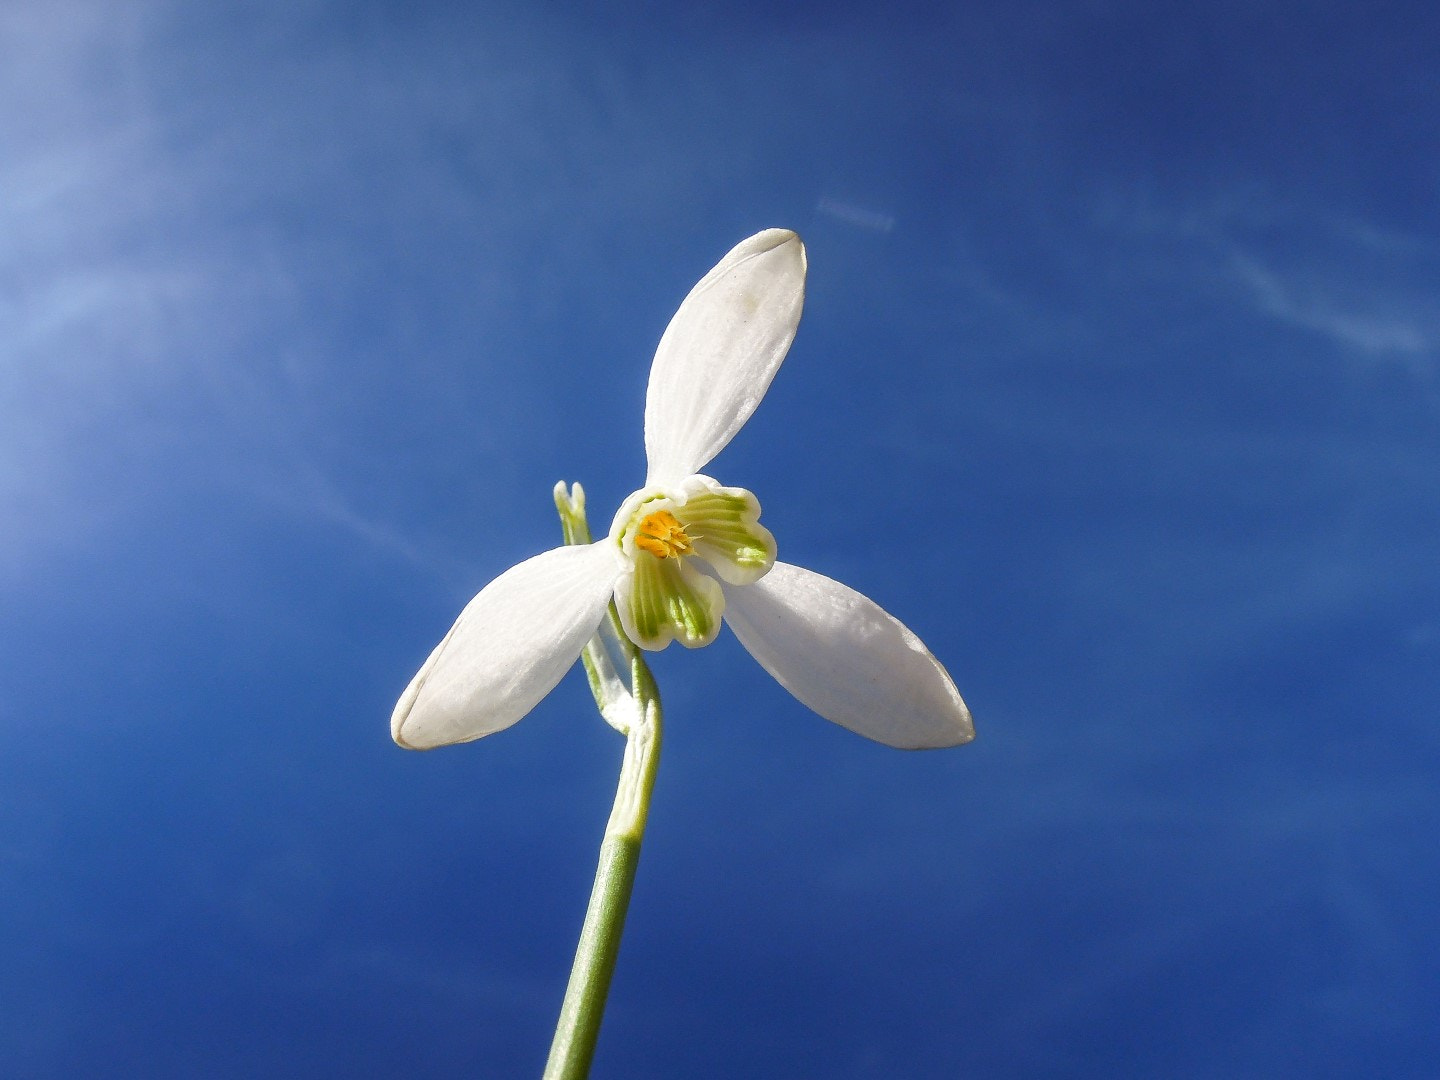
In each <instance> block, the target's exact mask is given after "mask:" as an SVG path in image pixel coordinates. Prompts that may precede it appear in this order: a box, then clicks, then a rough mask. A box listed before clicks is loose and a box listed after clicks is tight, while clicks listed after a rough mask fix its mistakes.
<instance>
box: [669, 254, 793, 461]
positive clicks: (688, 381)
mask: <svg viewBox="0 0 1440 1080" xmlns="http://www.w3.org/2000/svg"><path fill="white" fill-rule="evenodd" d="M804 301H805V245H804V244H802V243H801V242H800V238H799V237H798V236H796V235H795V234H794V233H793V232H791V231H790V230H788V229H766V230H765V231H764V232H760V233H756V234H755V235H754V236H752V237H750V238H749V239H748V240H743V241H741V242H740V243H739V244H738V245H737V246H736V247H735V248H734V249H733V250H732V251H731V252H730V254H728V255H726V256H725V258H723V259H721V260H720V262H719V264H718V265H717V266H716V267H715V269H713V270H711V271H710V272H709V273H708V274H706V275H705V276H704V277H703V278H701V279H700V283H699V284H698V285H696V286H695V288H693V289H691V290H690V295H689V296H687V297H685V301H684V303H682V304H681V305H680V310H679V311H677V312H676V313H675V317H674V318H673V319H671V320H670V325H669V326H668V327H666V329H665V334H664V336H663V337H662V338H661V339H660V347H659V348H658V349H656V351H655V362H654V364H653V365H652V366H651V368H650V386H649V389H648V390H647V391H646V395H645V455H646V459H647V460H648V462H649V465H650V472H649V479H648V480H647V481H646V486H647V487H650V486H654V485H657V484H662V485H663V484H669V483H673V482H675V481H678V480H680V479H683V478H684V477H686V476H689V475H690V474H691V473H697V472H699V471H700V470H701V469H702V468H704V466H705V465H706V463H707V462H709V461H710V459H711V458H713V457H714V456H715V455H716V454H718V453H719V452H720V450H721V449H722V448H723V447H724V446H725V444H726V443H728V442H729V441H730V439H731V437H732V436H734V434H735V432H737V431H739V430H740V427H741V425H743V424H744V423H745V421H746V420H748V419H749V418H750V414H751V413H752V412H754V411H755V406H757V405H758V404H760V399H761V398H762V397H764V396H765V391H766V390H767V389H768V388H769V386H770V380H771V379H773V378H774V377H775V371H776V369H778V368H779V367H780V361H781V360H783V359H785V353H786V352H787V351H788V350H789V348H790V342H791V341H793V340H794V339H795V328H796V327H797V326H798V325H799V323H800V309H801V307H802V305H803V304H804Z"/></svg>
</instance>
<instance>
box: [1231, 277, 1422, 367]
mask: <svg viewBox="0 0 1440 1080" xmlns="http://www.w3.org/2000/svg"><path fill="white" fill-rule="evenodd" d="M1231 265H1232V267H1233V269H1234V273H1235V276H1236V278H1237V279H1238V281H1239V282H1240V283H1241V284H1242V285H1243V286H1244V287H1245V289H1246V290H1247V292H1248V295H1249V296H1250V298H1251V300H1252V302H1253V303H1254V305H1255V307H1256V308H1258V309H1259V310H1260V311H1262V312H1264V313H1265V314H1267V315H1270V316H1272V317H1274V318H1275V319H1278V320H1279V321H1281V322H1283V323H1287V324H1289V325H1292V326H1296V327H1299V328H1301V329H1304V330H1310V331H1313V332H1315V333H1316V334H1319V335H1320V336H1322V337H1324V338H1327V339H1328V340H1330V341H1331V342H1332V343H1334V344H1335V345H1337V346H1339V347H1340V348H1342V349H1347V350H1358V351H1359V352H1361V353H1365V354H1367V355H1370V356H1373V357H1386V356H1390V357H1396V358H1401V359H1407V358H1408V359H1411V360H1412V361H1414V360H1419V359H1422V358H1428V357H1432V356H1433V355H1434V354H1435V352H1436V350H1437V347H1440V306H1437V305H1436V304H1432V303H1430V302H1427V301H1426V300H1423V299H1419V298H1416V297H1413V296H1408V295H1405V294H1404V293H1401V292H1396V291H1390V290H1388V289H1386V287H1385V285H1384V284H1383V283H1381V282H1375V281H1373V280H1372V281H1366V280H1363V279H1362V280H1358V281H1357V280H1355V278H1354V277H1353V276H1352V271H1353V268H1351V267H1346V268H1343V269H1342V268H1341V267H1336V266H1322V267H1313V266H1312V267H1310V268H1308V269H1306V270H1302V271H1298V272H1295V273H1292V274H1291V275H1289V276H1286V275H1283V274H1282V273H1281V272H1280V271H1277V270H1275V269H1273V268H1272V267H1270V266H1267V265H1264V264H1263V263H1262V262H1261V260H1260V259H1259V258H1257V257H1255V256H1251V255H1246V254H1242V253H1240V252H1236V253H1234V254H1233V256H1232V259H1231ZM1340 274H1343V275H1344V280H1338V281H1337V280H1336V277H1337V275H1340ZM1412 367H1413V370H1415V371H1416V372H1417V373H1420V372H1424V371H1427V370H1429V367H1428V366H1427V365H1424V364H1420V363H1413V364H1412Z"/></svg>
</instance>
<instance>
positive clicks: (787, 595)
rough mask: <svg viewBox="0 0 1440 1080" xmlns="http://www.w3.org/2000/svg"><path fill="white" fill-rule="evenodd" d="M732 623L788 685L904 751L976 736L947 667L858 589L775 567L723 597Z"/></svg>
mask: <svg viewBox="0 0 1440 1080" xmlns="http://www.w3.org/2000/svg"><path fill="white" fill-rule="evenodd" d="M725 595H726V601H727V605H726V609H725V621H726V622H728V623H729V624H730V628H731V629H732V630H734V631H735V636H736V637H738V638H739V639H740V643H741V644H742V645H744V646H745V648H746V649H748V650H749V651H750V655H751V656H753V657H755V659H756V660H758V661H759V662H760V666H761V667H763V668H764V669H765V670H766V671H768V672H770V674H771V675H773V676H775V678H776V679H777V680H779V682H780V685H782V686H783V687H785V689H787V690H789V691H790V693H792V694H794V695H795V696H796V697H797V698H799V699H800V701H801V702H802V703H804V704H805V705H808V706H809V707H810V708H811V709H814V710H815V711H816V712H817V713H819V714H820V715H821V716H823V717H825V719H827V720H833V721H834V722H835V723H837V724H839V725H841V726H842V727H847V728H849V729H850V730H851V731H853V732H855V733H856V734H859V735H864V736H865V737H866V738H867V739H874V740H875V741H876V742H882V743H884V744H885V745H887V746H895V747H899V748H901V749H904V750H922V749H931V748H936V747H942V746H958V745H959V744H960V743H964V742H969V741H970V740H971V739H973V738H974V737H975V728H974V726H973V724H972V723H971V720H970V710H969V709H967V708H966V707H965V702H964V701H962V700H961V698H960V694H959V691H957V690H956V689H955V684H954V683H953V682H952V681H951V680H950V676H949V675H948V674H947V673H946V671H945V669H944V668H943V667H941V666H940V662H939V661H938V660H936V659H935V657H933V656H931V655H930V651H929V650H928V649H926V648H925V646H924V644H922V643H921V641H920V639H919V638H917V637H916V636H915V635H914V634H912V633H911V632H910V631H909V630H907V629H906V628H905V627H904V626H903V625H901V624H900V622H899V621H898V620H897V619H895V618H894V616H892V615H890V614H888V613H887V612H886V611H884V610H883V609H882V608H881V607H880V606H879V605H878V604H876V603H875V602H874V601H873V600H870V599H869V598H868V597H865V596H862V595H861V594H860V593H858V592H856V591H855V590H854V589H851V588H849V587H848V586H845V585H842V584H840V583H839V582H838V581H833V580H831V579H830V578H828V577H825V576H824V575H823V574H817V573H814V572H813V571H810V570H805V569H802V568H801V567H798V566H791V565H790V564H789V563H783V562H777V563H776V564H775V566H774V567H773V568H772V569H771V571H770V573H768V574H767V575H765V577H763V578H761V579H760V580H759V581H757V582H756V583H755V584H754V585H746V586H742V587H740V588H732V589H726V590H725Z"/></svg>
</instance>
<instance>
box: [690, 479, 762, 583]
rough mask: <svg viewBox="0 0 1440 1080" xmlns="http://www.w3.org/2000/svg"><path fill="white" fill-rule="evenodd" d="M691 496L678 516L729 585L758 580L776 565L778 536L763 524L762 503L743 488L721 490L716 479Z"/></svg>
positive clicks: (697, 549)
mask: <svg viewBox="0 0 1440 1080" xmlns="http://www.w3.org/2000/svg"><path fill="white" fill-rule="evenodd" d="M693 479H694V480H696V481H700V480H706V481H708V482H707V483H706V484H705V487H704V488H703V489H702V490H701V491H698V492H696V493H695V494H693V495H690V497H689V498H687V499H686V500H685V504H684V506H683V507H677V508H676V511H675V514H676V516H677V517H678V518H679V519H680V520H681V521H682V522H683V523H684V525H685V532H686V534H687V535H688V536H689V537H690V538H691V540H692V541H693V542H694V545H695V554H696V555H698V556H700V557H701V558H702V559H704V560H705V561H706V562H708V563H709V564H710V565H711V566H712V567H714V568H715V572H716V573H717V574H719V575H720V577H721V578H722V579H723V580H724V581H725V582H726V583H727V584H730V585H749V584H751V583H752V582H756V581H759V580H760V579H761V578H762V577H764V576H765V575H766V574H767V573H769V572H770V567H771V566H773V565H774V564H775V537H774V536H772V535H771V534H770V530H769V529H767V528H765V526H763V525H761V524H760V502H759V500H758V499H756V498H755V496H754V495H752V494H751V493H750V492H748V491H746V490H745V489H744V488H722V487H720V485H719V484H716V483H715V482H714V481H713V480H708V478H701V477H695V478H693Z"/></svg>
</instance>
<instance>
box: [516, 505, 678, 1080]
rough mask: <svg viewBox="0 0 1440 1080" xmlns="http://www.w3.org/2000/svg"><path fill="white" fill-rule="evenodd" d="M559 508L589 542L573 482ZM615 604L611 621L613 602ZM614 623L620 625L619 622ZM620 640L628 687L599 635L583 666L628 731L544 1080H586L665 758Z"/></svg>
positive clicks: (645, 674)
mask: <svg viewBox="0 0 1440 1080" xmlns="http://www.w3.org/2000/svg"><path fill="white" fill-rule="evenodd" d="M555 505H556V507H557V509H558V510H559V511H560V520H561V524H562V527H563V529H564V531H565V541H566V542H567V543H570V544H576V543H581V544H583V543H588V542H589V540H590V530H589V527H588V524H587V523H586V520H585V503H584V493H583V492H582V491H581V490H580V486H579V485H578V484H577V485H575V493H574V494H573V495H570V494H566V493H563V485H557V487H556V491H555ZM611 607H612V618H613V615H614V613H613V607H614V605H613V604H612V605H611ZM616 623H617V625H618V620H616ZM620 640H621V641H622V643H623V648H624V651H625V655H626V658H627V659H628V660H629V662H630V687H629V689H628V691H627V690H626V689H625V688H624V686H623V684H621V683H620V682H619V679H618V676H617V675H616V673H615V671H614V665H613V664H612V663H611V661H610V658H609V655H608V654H607V653H606V652H605V647H604V645H603V643H601V642H600V641H599V640H598V638H597V640H595V641H593V642H592V643H591V644H590V645H588V646H586V650H585V656H584V660H585V670H586V673H587V674H588V675H589V676H590V688H591V690H592V691H593V692H594V694H595V703H596V704H597V705H598V706H599V707H600V711H601V714H602V715H603V716H604V717H605V719H606V720H607V721H608V722H609V723H610V724H611V725H612V726H614V727H615V728H617V729H618V730H620V731H622V732H623V733H624V735H625V756H624V759H623V761H622V763H621V766H620V782H619V785H618V787H617V789H616V791H615V806H614V808H613V809H612V810H611V812H610V821H609V823H608V824H607V825H606V826H605V838H604V840H603V841H602V842H601V844H600V864H599V866H598V867H597V869H596V871H595V885H594V888H593V889H592V890H591V892H590V904H589V907H588V908H586V911H585V924H584V926H582V927H581V929H580V942H579V944H578V945H577V946H576V949H575V963H574V965H573V966H572V967H571V969H570V982H569V985H568V986H566V988H565V1000H564V1002H563V1004H562V1005H561V1006H560V1020H559V1023H558V1024H557V1025H556V1027H555V1041H554V1042H553V1043H551V1045H550V1057H549V1060H548V1061H546V1063H545V1077H544V1080H585V1077H587V1076H588V1075H589V1073H590V1063H591V1061H592V1059H593V1058H594V1056H595V1042H596V1040H597V1039H598V1038H599V1036H600V1021H601V1019H602V1018H603V1017H604V1014H605V998H606V995H607V994H608V993H609V990H610V978H611V976H612V975H613V974H614V973H615V962H616V960H617V959H618V957H619V955H620V936H621V933H622V932H623V931H624V929H625V913H626V911H627V910H628V909H629V906H630V893H631V890H632V889H633V888H634V885H635V870H636V867H637V866H638V865H639V862H640V842H641V840H642V839H643V838H644V835H645V823H646V820H647V818H648V817H649V813H650V795H651V792H652V791H653V790H654V787H655V770H656V767H657V766H658V765H659V763H660V730H661V713H660V694H659V690H658V689H657V687H656V685H655V679H654V677H653V676H652V675H651V674H650V669H649V668H648V667H647V666H646V665H645V660H644V658H643V657H642V656H641V654H640V650H639V649H637V648H635V647H634V646H633V645H631V644H630V643H629V642H628V641H625V639H624V638H623V636H622V637H621V639H620Z"/></svg>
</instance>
